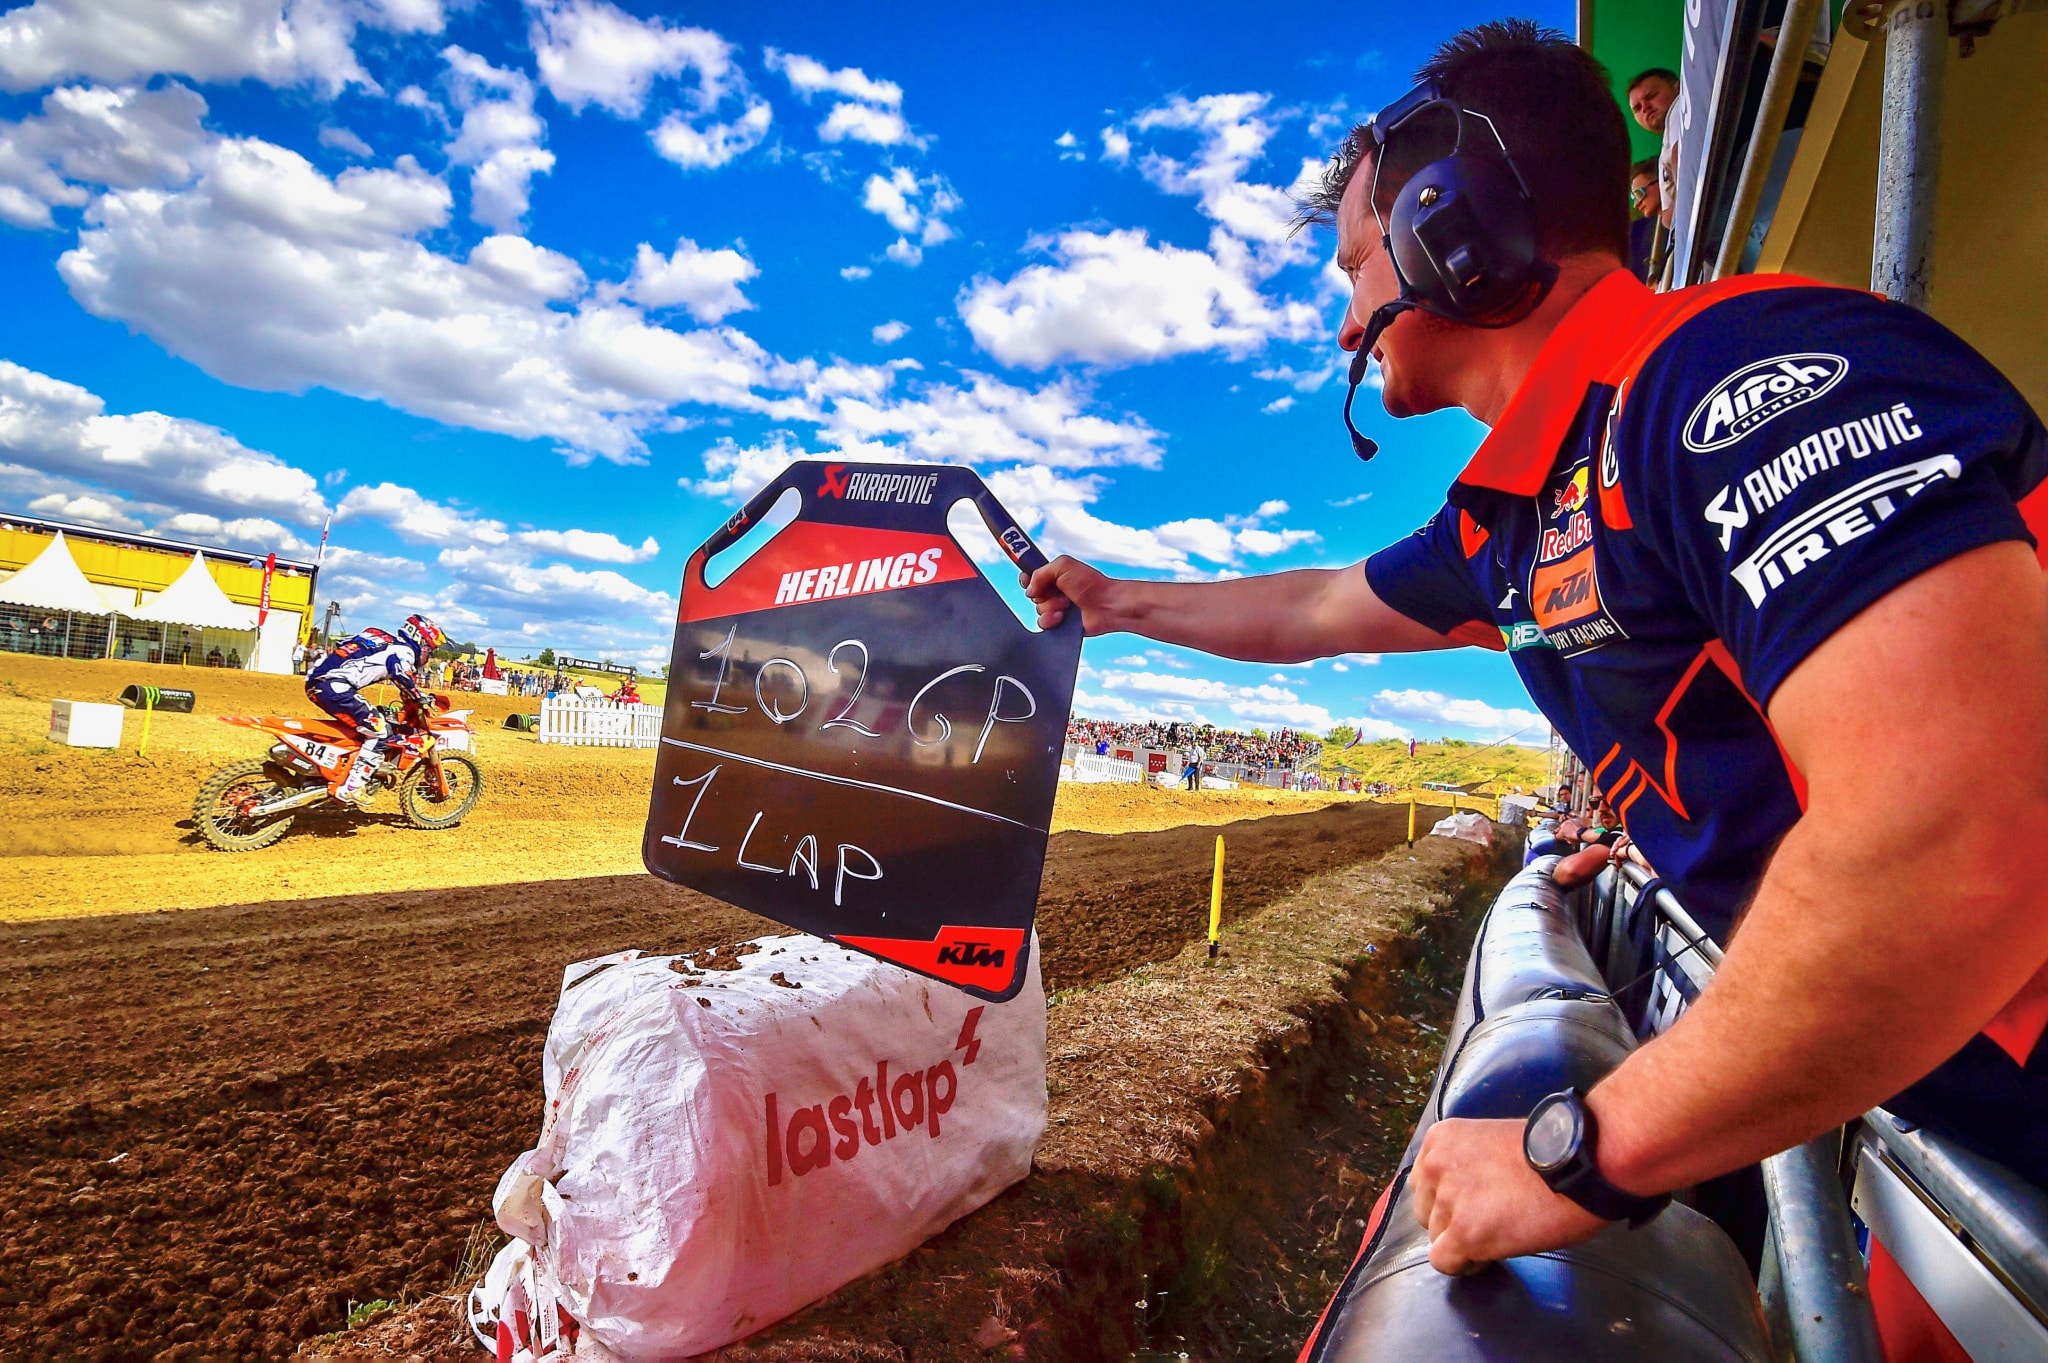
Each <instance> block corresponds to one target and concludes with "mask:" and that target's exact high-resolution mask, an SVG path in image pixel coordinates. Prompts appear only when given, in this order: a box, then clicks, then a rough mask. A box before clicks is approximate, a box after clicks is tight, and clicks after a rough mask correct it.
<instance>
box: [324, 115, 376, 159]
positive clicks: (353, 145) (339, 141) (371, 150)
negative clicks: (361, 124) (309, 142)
mask: <svg viewBox="0 0 2048 1363" xmlns="http://www.w3.org/2000/svg"><path fill="white" fill-rule="evenodd" d="M320 145H321V146H323V147H332V148H333V149H334V150H335V151H345V152H347V153H348V154H349V155H350V156H354V157H359V158H361V159H363V160H366V161H367V160H368V159H369V158H370V157H372V156H375V155H376V154H377V149H376V148H375V147H372V146H371V145H370V144H369V143H368V142H365V141H363V139H362V138H360V137H358V136H356V135H355V134H354V133H352V132H350V131H349V130H348V129H347V128H340V127H336V126H334V125H333V124H331V123H330V124H329V125H328V126H326V127H324V128H322V129H321V130H320Z"/></svg>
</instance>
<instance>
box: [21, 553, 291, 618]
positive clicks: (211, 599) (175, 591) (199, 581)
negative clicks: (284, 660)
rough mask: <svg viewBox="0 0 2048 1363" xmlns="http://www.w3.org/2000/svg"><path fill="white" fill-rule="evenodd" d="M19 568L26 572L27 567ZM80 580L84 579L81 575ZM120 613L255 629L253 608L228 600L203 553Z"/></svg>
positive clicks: (139, 616)
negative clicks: (150, 595) (153, 592)
mask: <svg viewBox="0 0 2048 1363" xmlns="http://www.w3.org/2000/svg"><path fill="white" fill-rule="evenodd" d="M39 561H40V560H39ZM33 566H35V565H34V564H31V565H30V567H33ZM22 571H23V572H27V571H28V569H27V568H24V569H22ZM79 580H80V581H83V580H84V578H83V576H82V575H81V577H80V579H79ZM102 609H104V607H102ZM121 614H123V615H125V616H127V617H128V618H129V619H130V620H141V621H144V622H146V623H149V624H153V625H186V626H189V627H191V628H193V629H233V630H253V629H255V628H256V608H255V607H254V606H238V605H236V604H235V603H234V602H232V601H230V600H228V594H227V593H226V592H224V591H222V590H221V589H220V584H219V583H218V582H215V581H214V580H213V574H212V573H209V572H208V571H206V555H204V554H197V553H195V554H194V555H192V561H191V562H190V563H188V564H187V565H185V571H184V572H182V573H180V574H178V580H177V581H176V582H173V583H172V584H171V585H170V586H168V587H166V588H164V589H163V590H162V591H161V592H159V593H157V595H156V596H155V598H154V599H152V600H151V601H149V602H148V603H146V604H144V605H141V606H137V607H135V608H134V609H133V610H125V611H122V612H121Z"/></svg>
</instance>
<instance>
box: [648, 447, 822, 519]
mask: <svg viewBox="0 0 2048 1363" xmlns="http://www.w3.org/2000/svg"><path fill="white" fill-rule="evenodd" d="M811 457H812V456H811V454H810V453H809V451H807V450H805V449H804V447H803V446H802V444H800V443H799V442H798V441H797V440H796V438H795V437H794V436H792V435H790V434H789V432H787V431H775V432H772V433H771V434H770V435H769V437H768V439H767V440H765V441H763V442H762V443H761V444H758V445H742V444H740V443H739V442H738V441H736V440H734V439H733V438H732V437H731V436H729V435H728V436H721V437H720V438H719V440H718V443H717V444H715V445H713V446H712V447H711V448H710V449H708V450H706V451H704V472H705V474H706V476H705V477H703V478H679V479H677V480H676V482H677V485H678V486H680V487H684V488H687V489H689V490H690V491H691V492H695V493H698V494H700V495H702V496H705V497H717V498H719V499H721V500H723V501H728V502H743V501H745V500H746V499H747V498H749V497H751V496H753V495H754V494H755V493H756V492H759V491H760V490H761V489H762V488H764V487H766V486H767V485H768V484H769V483H770V482H771V481H773V479H774V478H775V475H776V474H778V473H781V472H782V470H783V469H785V468H787V467H788V466H789V463H790V461H791V460H795V459H808V458H811Z"/></svg>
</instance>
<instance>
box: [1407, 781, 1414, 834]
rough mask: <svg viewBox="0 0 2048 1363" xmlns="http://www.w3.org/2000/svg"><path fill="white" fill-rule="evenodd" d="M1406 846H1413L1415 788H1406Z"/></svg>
mask: <svg viewBox="0 0 2048 1363" xmlns="http://www.w3.org/2000/svg"><path fill="white" fill-rule="evenodd" d="M1408 845H1409V846H1410V847H1413V846H1414V845H1415V787H1413V786H1410V787H1408Z"/></svg>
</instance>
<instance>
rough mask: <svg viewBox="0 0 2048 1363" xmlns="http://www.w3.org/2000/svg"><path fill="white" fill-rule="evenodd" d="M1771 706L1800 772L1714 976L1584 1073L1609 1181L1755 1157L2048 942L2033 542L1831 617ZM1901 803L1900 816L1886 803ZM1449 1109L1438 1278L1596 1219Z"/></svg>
mask: <svg viewBox="0 0 2048 1363" xmlns="http://www.w3.org/2000/svg"><path fill="white" fill-rule="evenodd" d="M1770 716H1771V720H1772V723H1773V725H1774V726H1775V727H1776V729H1777V730H1778V734H1779V737H1780V739H1781V740H1782V742H1783V743H1784V745H1785V750H1786V752H1787V754H1788V755H1789V756H1790V757H1791V758H1792V760H1793V761H1794V762H1795V763H1796V764H1797V765H1798V767H1799V769H1800V771H1801V772H1802V773H1803V774H1804V776H1805V777H1806V781H1807V787H1808V800H1807V808H1806V813H1805V815H1804V817H1802V818H1801V819H1800V821H1799V823H1798V824H1796V825H1795V826H1794V827H1793V829H1792V831H1791V832H1790V833H1789V834H1788V835H1787V836H1786V838H1785V840H1784V842H1783V843H1782V844H1780V846H1779V850H1778V853H1777V855H1776V856H1775V857H1774V858H1773V859H1772V861H1771V865H1770V868H1769V870H1768V872H1767V873H1766V875H1765V876H1764V879H1763V882H1762V884H1761V886H1760V887H1759V889H1758V891H1757V895H1756V898H1755V900H1754V901H1753V902H1752V904H1751V906H1750V909H1749V911H1748V913H1747V914H1746V915H1745V916H1744V918H1743V920H1742V922H1741V925H1740V927H1739V929H1738V931H1737V932H1736V933H1735V934H1734V937H1733V940H1732V941H1731V942H1730V944H1729V947H1728V951H1727V956H1726V958H1725V959H1724V960H1723V962H1722V964H1721V968H1720V969H1719V971H1718V972H1717V973H1716V975H1715V978H1714V981H1713V983H1712V984H1711V985H1710V986H1709V987H1708V988H1707V990H1706V991H1705V992H1704V993H1703V994H1702V995H1701V996H1700V998H1699V1001H1698V1002H1697V1003H1696V1004H1695V1005H1694V1006H1693V1007H1692V1009H1691V1010H1690V1011H1689V1012H1688V1013H1687V1014H1686V1015H1685V1016H1684V1017H1683V1018H1682V1019H1680V1020H1679V1022H1678V1023H1677V1025H1676V1026H1674V1027H1673V1028H1672V1029H1671V1030H1670V1031H1669V1032H1667V1033H1666V1034H1664V1035H1663V1036H1662V1037H1659V1038H1658V1039H1657V1040H1655V1041H1652V1042H1651V1043H1650V1044H1648V1045H1646V1046H1644V1047H1643V1048H1642V1049H1641V1050H1639V1051H1637V1052H1636V1053H1635V1054H1634V1055H1633V1056H1631V1057H1630V1058H1629V1059H1628V1060H1627V1061H1626V1062H1625V1063H1624V1064H1623V1065H1622V1066H1621V1067H1620V1068H1618V1069H1617V1070H1615V1072H1614V1073H1613V1074H1612V1075H1610V1076H1609V1077H1608V1078H1607V1079H1606V1081H1605V1082H1603V1083H1601V1084H1600V1085H1599V1086H1598V1087H1597V1088H1595V1089H1594V1090H1593V1092H1592V1094H1591V1095H1590V1097H1589V1099H1588V1104H1589V1106H1590V1107H1591V1109H1592V1110H1593V1112H1594V1115H1595V1116H1596V1117H1597V1119H1598V1121H1599V1128H1600V1140H1599V1148H1598V1156H1599V1163H1600V1169H1601V1172H1602V1174H1603V1175H1605V1177H1606V1178H1607V1179H1608V1180H1609V1181H1610V1182H1612V1183H1614V1184H1616V1185H1618V1186H1619V1187H1621V1188H1624V1189H1626V1190H1628V1191H1631V1192H1637V1193H1645V1194H1648V1193H1656V1192H1663V1191H1667V1190H1670V1189H1674V1188H1680V1187H1684V1186H1687V1185H1689V1184H1693V1183H1697V1182H1699V1181H1701V1180H1703V1179H1706V1178H1709V1177H1712V1176H1714V1175H1717V1174H1722V1173H1726V1172H1728V1171H1729V1170H1731V1169H1736V1168H1740V1167H1741V1166H1743V1165H1745V1164H1749V1163H1753V1162H1755V1161H1757V1160H1759V1159H1762V1158H1764V1157H1766V1156H1768V1155H1771V1154H1775V1153H1776V1152H1778V1151H1780V1150H1784V1149H1787V1148H1788V1147H1790V1146H1793V1145H1796V1144H1798V1143H1800V1142H1801V1141H1805V1140H1808V1139H1811V1138H1812V1137H1813V1136H1815V1135H1817V1134H1818V1133H1820V1132H1822V1131H1825V1130H1827V1129H1829V1128H1830V1127H1833V1126H1836V1125H1839V1124H1840V1123H1842V1122H1843V1121H1846V1120H1847V1119H1848V1118H1850V1117H1853V1116H1855V1115H1857V1114H1858V1113H1860V1112H1863V1111H1864V1110H1866V1109H1868V1108H1869V1107H1871V1106H1872V1105H1873V1104H1876V1103H1881V1102H1883V1101H1884V1100H1885V1099H1887V1098H1889V1097H1891V1096H1892V1095H1893V1094H1895V1093H1897V1092H1898V1091H1899V1090H1900V1089H1903V1088H1905V1087H1906V1086H1907V1085H1909V1084H1911V1083H1912V1082H1914V1081H1915V1080H1917V1079H1919V1078H1920V1077H1922V1076H1923V1075H1925V1074H1926V1073H1928V1072H1929V1071H1930V1070H1932V1069H1934V1068H1935V1067H1936V1066H1937V1065H1939V1064H1940V1063H1941V1062H1942V1061H1943V1060H1945V1059H1947V1058H1948V1057H1949V1056H1950V1055H1952V1054H1954V1053H1955V1052H1956V1051H1957V1050H1958V1049H1960V1048H1961V1047H1962V1046H1963V1044H1964V1043H1965V1042H1967V1041H1968V1040H1969V1039H1970V1037H1971V1036H1973V1035H1974V1034H1975V1033H1977V1032H1978V1031H1980V1030H1981V1029H1982V1028H1983V1027H1984V1025H1985V1024H1986V1023H1988V1022H1989V1021H1990V1020H1991V1019H1992V1018H1993V1017H1995V1016H1996V1015H1997V1014H1998V1013H1999V1012H2000V1010H2001V1009H2002V1008H2003V1007H2004V1006H2005V1005H2006V1003H2007V1002H2008V1001H2009V1000H2011V999H2012V998H2013V997H2014V995H2016V994H2017V993H2019V992H2020V990H2021V989H2022V987H2024V986H2025V985H2026V984H2027V982H2028V981H2029V980H2030V979H2032V978H2033V977H2034V975H2035V973H2036V972H2037V971H2039V970H2040V969H2042V967H2043V963H2044V962H2048V590H2044V585H2043V578H2042V572H2041V569H2040V567H2039V566H2038V565H2037V564H2036V562H2035V559H2034V555H2033V553H2032V552H2031V550H2030V549H2029V548H2028V547H2027V546H2026V545H2024V544H2019V543H2005V544H1995V545H1989V546H1987V547H1985V548H1981V549H1977V550H1974V551H1972V552H1970V553H1967V554H1964V555H1961V556H1960V557H1958V558H1955V559H1951V560H1950V561H1948V562H1947V563H1944V564H1942V565H1941V566H1940V567H1938V568H1935V569H1932V570H1931V571H1929V572H1926V573H1924V574H1922V575H1921V576H1919V577H1917V578H1915V579H1913V580H1912V581H1910V582H1908V583H1906V584H1905V585H1904V586H1902V587H1900V588H1899V589H1897V590H1896V591H1894V592H1892V593H1890V594H1889V595H1887V596H1885V597H1884V598H1883V599H1881V600H1880V601H1878V602H1877V603H1876V604H1875V605H1873V606H1871V607H1870V608H1869V609H1868V610H1866V611H1864V612H1863V613H1862V614H1861V615H1859V616H1857V617H1856V618H1855V619H1853V620H1852V621H1850V622H1849V623H1848V624H1847V625H1845V626H1844V627H1843V628H1841V629H1840V630H1838V631H1837V632H1836V633H1835V634H1834V635H1833V636H1831V637H1830V638H1829V639H1828V640H1827V641H1826V642H1825V643H1823V644H1822V645H1821V646H1820V647H1819V648H1817V649H1816V650H1815V651H1814V652H1813V653H1811V654H1810V655H1808V657H1807V658H1806V659H1805V661H1803V662H1802V663H1801V664H1800V665H1799V666H1798V668H1797V669H1795V670H1794V671H1793V672H1792V674H1791V675H1790V676H1789V677H1787V678H1786V680H1785V682H1784V684H1783V685H1782V686H1780V687H1779V689H1778V691H1777V693H1776V695H1775V696H1774V697H1773V698H1772V700H1771V704H1770ZM1886 800H1892V801H1898V800H1904V801H1906V802H1907V803H1908V804H1909V805H1910V807H1911V808H1912V811H1913V816H1914V817H1913V820H1912V821H1911V825H1910V827H1908V826H1905V825H1902V824H1901V822H1900V821H1899V820H1898V819H1896V818H1886V817H1882V816H1881V811H1882V808H1883V803H1884V802H1885V801H1886ZM1521 1136H1522V1123H1520V1122H1512V1121H1510V1122H1493V1121H1484V1122H1475V1121H1447V1122H1440V1123H1438V1124H1437V1125H1436V1126H1435V1127H1434V1128H1433V1129H1432V1130H1431V1131H1430V1133H1429V1135H1428V1137H1427V1138H1426V1139H1425V1141H1424V1144H1423V1148H1422V1151H1421V1154H1420V1155H1419V1157H1418V1160H1417V1163H1416V1168H1415V1181H1416V1190H1417V1192H1416V1204H1415V1205H1416V1209H1417V1214H1418V1215H1419V1216H1420V1217H1421V1218H1422V1219H1423V1221H1424V1222H1425V1223H1426V1224H1428V1225H1429V1227H1430V1230H1431V1241H1432V1243H1431V1248H1430V1261H1431V1262H1432V1263H1434V1264H1435V1265H1436V1266H1437V1267H1438V1268H1439V1269H1441V1270H1443V1271H1445V1272H1458V1271H1461V1270H1462V1269H1464V1268H1466V1267H1469V1266H1470V1265H1472V1264H1475V1263H1480V1262H1485V1261H1488V1260H1493V1259H1501V1258H1506V1257H1509V1256H1512V1255H1517V1254H1527V1253H1533V1252H1536V1251H1538V1250H1543V1249H1550V1248H1555V1247H1557V1246H1560V1245H1564V1244H1569V1243H1572V1242H1574V1241H1577V1240H1582V1239H1585V1238H1586V1237H1587V1236H1590V1235H1591V1234H1593V1233H1594V1232H1595V1231H1597V1230H1599V1229H1600V1228H1601V1226H1602V1225H1603V1224H1604V1223H1602V1222H1599V1221H1597V1220H1595V1219H1594V1218H1592V1217H1591V1215H1590V1214H1588V1213H1587V1212H1585V1211H1583V1210H1582V1209H1581V1208H1579V1206H1578V1205H1577V1204H1576V1203H1573V1202H1571V1201H1570V1200H1568V1199H1566V1198H1563V1197H1560V1196H1558V1195H1556V1194H1554V1193H1552V1192H1551V1191H1550V1190H1549V1189H1548V1188H1547V1187H1546V1186H1545V1185H1544V1184H1543V1182H1542V1181H1541V1180H1540V1179H1539V1178H1537V1176H1536V1175H1535V1173H1534V1172H1533V1171H1531V1170H1530V1169H1529V1167H1528V1165H1527V1163H1526V1162H1525V1160H1524V1159H1523V1156H1522V1149H1521Z"/></svg>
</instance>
